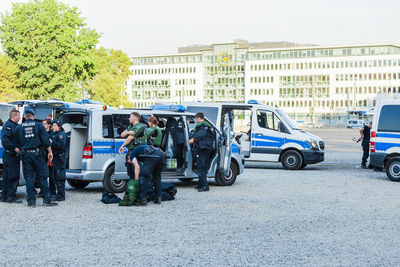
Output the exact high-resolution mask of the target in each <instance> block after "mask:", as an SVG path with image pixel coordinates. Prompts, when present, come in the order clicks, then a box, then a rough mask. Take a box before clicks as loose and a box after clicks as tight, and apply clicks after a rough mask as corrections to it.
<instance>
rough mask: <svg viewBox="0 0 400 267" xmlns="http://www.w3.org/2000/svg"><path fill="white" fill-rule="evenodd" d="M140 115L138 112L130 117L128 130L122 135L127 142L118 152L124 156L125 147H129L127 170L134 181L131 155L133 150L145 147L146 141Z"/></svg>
mask: <svg viewBox="0 0 400 267" xmlns="http://www.w3.org/2000/svg"><path fill="white" fill-rule="evenodd" d="M139 121H140V114H139V113H138V112H132V113H131V116H130V117H129V122H130V124H129V126H128V128H127V129H126V130H125V131H123V132H122V133H121V137H122V138H126V140H125V142H124V143H123V144H122V145H121V147H120V148H119V150H118V152H119V153H120V154H122V153H123V152H124V147H125V146H126V147H128V154H127V155H126V162H127V169H128V175H129V177H130V178H131V179H133V170H132V167H131V164H129V163H130V159H129V154H130V153H131V151H132V150H134V149H135V148H136V147H137V146H139V145H143V144H144V142H145V140H144V138H143V136H144V130H145V125H144V124H143V123H140V122H139Z"/></svg>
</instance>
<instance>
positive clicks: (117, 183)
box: [103, 165, 127, 193]
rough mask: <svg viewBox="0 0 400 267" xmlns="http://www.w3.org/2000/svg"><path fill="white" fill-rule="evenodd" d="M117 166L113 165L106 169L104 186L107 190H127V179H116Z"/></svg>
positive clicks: (120, 191) (112, 191) (113, 191)
mask: <svg viewBox="0 0 400 267" xmlns="http://www.w3.org/2000/svg"><path fill="white" fill-rule="evenodd" d="M114 170H115V166H114V165H111V166H110V167H108V169H107V170H106V173H105V174H104V179H103V186H104V189H105V190H106V191H107V192H110V193H123V192H125V191H126V181H127V180H114Z"/></svg>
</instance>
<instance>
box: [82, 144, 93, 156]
mask: <svg viewBox="0 0 400 267" xmlns="http://www.w3.org/2000/svg"><path fill="white" fill-rule="evenodd" d="M83 158H84V159H92V158H93V146H92V145H87V146H85V147H84V148H83Z"/></svg>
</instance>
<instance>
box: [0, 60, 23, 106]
mask: <svg viewBox="0 0 400 267" xmlns="http://www.w3.org/2000/svg"><path fill="white" fill-rule="evenodd" d="M16 73H17V67H16V66H15V65H14V63H13V62H12V61H11V60H10V58H9V57H8V56H7V55H3V54H0V102H10V101H13V100H17V99H21V98H23V95H22V94H20V93H19V92H18V91H17V84H18V79H17V75H16Z"/></svg>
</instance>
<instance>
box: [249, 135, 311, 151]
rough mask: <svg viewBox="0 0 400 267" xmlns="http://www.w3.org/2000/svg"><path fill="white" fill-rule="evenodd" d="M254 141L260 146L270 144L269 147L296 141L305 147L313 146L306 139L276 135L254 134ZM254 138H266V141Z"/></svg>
mask: <svg viewBox="0 0 400 267" xmlns="http://www.w3.org/2000/svg"><path fill="white" fill-rule="evenodd" d="M251 138H252V141H251V145H252V146H255V147H258V146H269V147H281V146H282V145H283V144H285V143H296V144H299V145H301V146H302V147H303V148H306V149H307V148H311V147H310V145H309V144H307V142H306V141H299V140H294V139H286V142H285V138H283V137H274V136H264V135H262V136H260V135H258V136H257V135H255V134H253V135H252V137H251ZM254 138H257V139H264V140H265V141H259V140H254Z"/></svg>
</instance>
